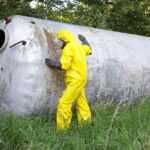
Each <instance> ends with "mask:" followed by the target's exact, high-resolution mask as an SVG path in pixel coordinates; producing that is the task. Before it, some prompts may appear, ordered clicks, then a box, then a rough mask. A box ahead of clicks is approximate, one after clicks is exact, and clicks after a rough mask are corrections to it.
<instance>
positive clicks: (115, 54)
mask: <svg viewBox="0 0 150 150" xmlns="http://www.w3.org/2000/svg"><path fill="white" fill-rule="evenodd" d="M0 28H1V29H5V30H7V32H8V34H9V42H8V44H7V46H6V48H5V49H4V50H3V51H2V52H0V113H2V112H4V113H5V112H13V113H15V114H18V115H23V116H24V115H28V114H31V113H39V112H41V113H52V112H53V111H55V110H56V108H57V104H58V100H59V98H60V96H61V95H62V92H63V90H64V89H65V83H64V79H63V76H64V72H63V71H59V70H55V69H52V68H49V67H47V66H46V65H45V58H47V57H48V58H51V59H53V60H59V59H60V57H61V49H60V46H59V40H58V39H57V34H58V32H59V31H61V30H62V29H68V30H70V31H71V32H73V34H74V35H75V36H76V37H78V36H77V35H78V34H83V35H84V36H86V37H87V40H88V41H89V43H90V45H91V47H92V50H93V53H92V55H91V56H88V57H87V64H88V83H87V86H86V95H87V99H88V101H89V103H90V104H92V103H95V102H96V101H99V100H104V101H106V102H109V101H112V100H114V101H128V102H132V101H133V100H135V98H137V97H138V96H141V95H142V94H145V95H150V38H148V37H142V36H136V35H131V34H124V33H118V32H112V31H105V30H100V29H94V28H88V27H83V26H77V25H70V24H65V23H58V22H53V21H46V20H41V19H36V18H30V17H23V16H14V17H11V22H9V23H8V24H7V25H6V23H5V22H4V21H3V22H2V23H1V24H0ZM19 41H26V45H22V44H18V45H15V46H14V47H12V48H9V47H10V46H11V45H13V44H15V43H17V42H19Z"/></svg>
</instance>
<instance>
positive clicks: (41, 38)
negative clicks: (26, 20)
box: [34, 25, 44, 47]
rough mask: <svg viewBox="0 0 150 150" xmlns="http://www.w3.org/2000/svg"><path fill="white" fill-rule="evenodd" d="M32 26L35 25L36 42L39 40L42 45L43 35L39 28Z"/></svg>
mask: <svg viewBox="0 0 150 150" xmlns="http://www.w3.org/2000/svg"><path fill="white" fill-rule="evenodd" d="M34 27H35V33H34V35H35V37H36V38H37V39H38V42H39V44H40V46H41V47H44V39H43V35H42V33H41V30H40V28H38V27H37V26H36V25H35V26H34Z"/></svg>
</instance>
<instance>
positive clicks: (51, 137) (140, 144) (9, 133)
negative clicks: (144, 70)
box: [0, 98, 150, 150]
mask: <svg viewBox="0 0 150 150" xmlns="http://www.w3.org/2000/svg"><path fill="white" fill-rule="evenodd" d="M91 111H92V121H91V122H90V123H87V124H85V125H83V127H82V128H81V127H79V126H78V123H77V120H76V115H75V112H74V115H73V118H72V123H71V127H70V129H69V130H68V131H66V132H64V133H60V132H57V129H56V121H55V120H56V118H55V115H52V116H49V117H48V116H38V117H36V116H29V117H27V118H25V119H23V118H20V117H16V116H13V115H11V116H10V117H9V118H7V119H5V118H2V119H1V121H0V150H106V149H107V150H150V98H148V100H146V101H145V102H144V103H141V104H137V105H136V106H135V105H130V106H124V107H121V108H120V105H118V106H117V107H115V106H113V105H95V106H93V107H92V109H91Z"/></svg>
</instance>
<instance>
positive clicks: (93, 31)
mask: <svg viewBox="0 0 150 150" xmlns="http://www.w3.org/2000/svg"><path fill="white" fill-rule="evenodd" d="M89 30H90V31H91V32H92V33H97V32H96V31H95V30H94V29H91V28H89Z"/></svg>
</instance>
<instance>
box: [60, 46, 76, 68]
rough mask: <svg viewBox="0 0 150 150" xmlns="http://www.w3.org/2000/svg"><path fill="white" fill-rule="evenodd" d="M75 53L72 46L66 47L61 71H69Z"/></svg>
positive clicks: (62, 56)
mask: <svg viewBox="0 0 150 150" xmlns="http://www.w3.org/2000/svg"><path fill="white" fill-rule="evenodd" d="M72 57H73V52H72V49H71V47H70V46H67V45H66V46H65V47H64V49H63V52H62V55H61V58H60V63H61V69H62V70H68V69H69V68H70V66H71V63H72Z"/></svg>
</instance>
